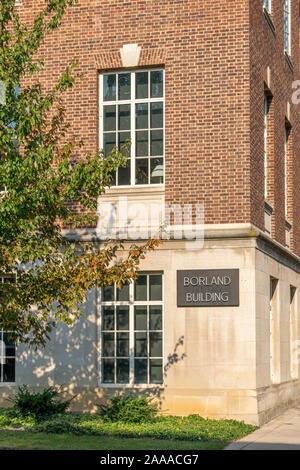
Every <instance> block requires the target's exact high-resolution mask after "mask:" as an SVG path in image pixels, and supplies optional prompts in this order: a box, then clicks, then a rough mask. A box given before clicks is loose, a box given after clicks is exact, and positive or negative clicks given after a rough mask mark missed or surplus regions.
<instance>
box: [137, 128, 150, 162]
mask: <svg viewBox="0 0 300 470" xmlns="http://www.w3.org/2000/svg"><path fill="white" fill-rule="evenodd" d="M135 135H136V149H135V154H136V156H137V157H146V156H148V131H137V132H136V133H135Z"/></svg>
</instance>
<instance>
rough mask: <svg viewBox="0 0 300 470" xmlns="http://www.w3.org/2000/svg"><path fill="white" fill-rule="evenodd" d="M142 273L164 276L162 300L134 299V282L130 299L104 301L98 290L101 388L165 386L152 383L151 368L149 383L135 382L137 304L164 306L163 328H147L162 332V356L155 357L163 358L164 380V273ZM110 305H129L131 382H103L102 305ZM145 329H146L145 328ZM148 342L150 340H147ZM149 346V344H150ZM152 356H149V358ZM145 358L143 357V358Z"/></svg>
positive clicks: (131, 286)
mask: <svg viewBox="0 0 300 470" xmlns="http://www.w3.org/2000/svg"><path fill="white" fill-rule="evenodd" d="M140 275H141V276H142V275H147V276H150V275H160V276H161V277H162V300H155V301H153V300H147V301H145V300H143V301H135V300H134V282H132V283H130V284H129V301H117V300H116V301H107V302H103V301H102V299H101V291H102V289H99V291H98V308H97V310H98V312H99V315H98V318H99V337H98V344H99V380H98V382H99V387H101V388H141V389H144V388H153V387H155V388H163V387H164V383H162V384H154V383H150V377H149V373H150V370H149V369H148V383H147V384H145V383H134V373H133V371H134V359H135V356H134V333H135V329H134V307H135V306H147V307H148V306H151V305H159V306H160V305H161V306H162V330H150V329H147V333H149V332H151V331H157V332H161V333H162V357H160V358H155V357H153V359H162V378H163V382H164V357H165V355H164V275H163V273H162V272H156V271H147V272H141V273H140ZM147 289H148V293H147V297H148V298H149V283H147ZM103 306H105V307H109V306H129V355H130V356H129V383H114V384H113V383H106V382H102V359H103V358H102V307H103ZM116 331H119V330H115V329H114V330H111V332H112V333H115V332H116ZM143 331H144V330H143ZM147 343H148V342H147ZM148 347H149V344H148ZM149 358H150V356H148V359H149ZM151 358H152V357H151ZM141 359H143V358H141Z"/></svg>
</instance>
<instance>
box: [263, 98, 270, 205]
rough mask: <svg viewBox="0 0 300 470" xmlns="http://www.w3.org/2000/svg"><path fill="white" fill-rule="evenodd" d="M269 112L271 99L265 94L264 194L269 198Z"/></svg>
mask: <svg viewBox="0 0 300 470" xmlns="http://www.w3.org/2000/svg"><path fill="white" fill-rule="evenodd" d="M268 114H269V99H268V96H267V95H266V94H265V96H264V195H265V199H267V198H268Z"/></svg>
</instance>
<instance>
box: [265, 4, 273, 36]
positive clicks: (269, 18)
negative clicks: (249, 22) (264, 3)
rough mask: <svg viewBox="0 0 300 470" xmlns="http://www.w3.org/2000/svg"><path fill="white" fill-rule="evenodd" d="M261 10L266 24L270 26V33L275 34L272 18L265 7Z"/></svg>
mask: <svg viewBox="0 0 300 470" xmlns="http://www.w3.org/2000/svg"><path fill="white" fill-rule="evenodd" d="M263 11H264V16H265V19H266V21H267V23H268V25H269V26H270V29H271V31H272V33H273V34H274V36H275V26H274V23H273V21H272V18H271V16H270V13H269V12H268V10H266V9H265V8H264V9H263Z"/></svg>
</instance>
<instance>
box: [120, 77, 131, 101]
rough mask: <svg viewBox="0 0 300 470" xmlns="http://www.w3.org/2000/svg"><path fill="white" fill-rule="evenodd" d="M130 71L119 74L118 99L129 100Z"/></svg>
mask: <svg viewBox="0 0 300 470" xmlns="http://www.w3.org/2000/svg"><path fill="white" fill-rule="evenodd" d="M130 94H131V87H130V73H121V74H119V100H130V97H131V96H130Z"/></svg>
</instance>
